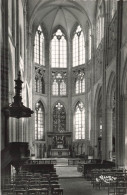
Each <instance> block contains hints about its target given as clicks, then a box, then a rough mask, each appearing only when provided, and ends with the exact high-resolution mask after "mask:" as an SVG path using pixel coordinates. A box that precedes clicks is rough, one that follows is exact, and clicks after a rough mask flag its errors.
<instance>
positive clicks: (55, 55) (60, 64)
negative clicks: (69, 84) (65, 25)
mask: <svg viewBox="0 0 127 195" xmlns="http://www.w3.org/2000/svg"><path fill="white" fill-rule="evenodd" d="M51 66H52V67H53V68H66V67H67V41H66V38H65V35H64V34H63V32H62V31H61V30H60V29H58V30H57V31H56V33H54V34H53V38H52V41H51Z"/></svg>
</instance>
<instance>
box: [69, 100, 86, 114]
mask: <svg viewBox="0 0 127 195" xmlns="http://www.w3.org/2000/svg"><path fill="white" fill-rule="evenodd" d="M78 102H82V103H83V105H84V108H85V103H84V102H83V101H82V99H80V98H78V99H77V100H76V101H75V103H74V104H73V106H72V112H73V113H74V111H75V107H76V105H77V103H78Z"/></svg>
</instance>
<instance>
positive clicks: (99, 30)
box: [96, 2, 104, 47]
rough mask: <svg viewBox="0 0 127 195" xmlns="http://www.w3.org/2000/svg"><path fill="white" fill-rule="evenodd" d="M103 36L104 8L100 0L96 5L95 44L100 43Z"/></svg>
mask: <svg viewBox="0 0 127 195" xmlns="http://www.w3.org/2000/svg"><path fill="white" fill-rule="evenodd" d="M103 37H104V8H103V3H102V2H101V3H100V5H98V9H97V17H96V45H97V47H98V45H99V44H100V42H101V40H102V38H103Z"/></svg>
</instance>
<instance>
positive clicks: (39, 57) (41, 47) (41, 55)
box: [34, 25, 45, 66]
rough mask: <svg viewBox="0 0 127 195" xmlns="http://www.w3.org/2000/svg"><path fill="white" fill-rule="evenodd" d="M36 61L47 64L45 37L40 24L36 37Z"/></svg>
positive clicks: (39, 63)
mask: <svg viewBox="0 0 127 195" xmlns="http://www.w3.org/2000/svg"><path fill="white" fill-rule="evenodd" d="M34 62H35V63H37V64H38V65H43V66H45V38H44V34H43V31H42V27H41V25H39V26H38V28H37V30H36V34H35V38H34Z"/></svg>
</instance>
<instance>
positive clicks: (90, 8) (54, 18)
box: [28, 0, 96, 35]
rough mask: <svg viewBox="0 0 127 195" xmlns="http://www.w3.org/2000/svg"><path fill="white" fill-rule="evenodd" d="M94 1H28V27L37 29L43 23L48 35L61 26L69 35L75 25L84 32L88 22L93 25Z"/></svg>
mask: <svg viewBox="0 0 127 195" xmlns="http://www.w3.org/2000/svg"><path fill="white" fill-rule="evenodd" d="M95 5H96V2H95V0H92V1H90V0H28V10H29V13H28V17H29V22H30V26H31V28H32V26H35V27H37V26H38V25H39V24H41V23H44V24H45V26H46V28H47V30H48V33H49V34H51V33H52V30H53V29H54V28H55V27H56V26H58V25H61V26H62V27H63V28H65V29H66V31H67V34H68V35H69V34H70V32H71V29H72V27H73V26H74V24H75V23H77V22H78V23H79V24H80V25H81V26H82V28H84V30H85V24H86V22H87V21H88V22H89V23H93V21H94V13H95Z"/></svg>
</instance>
